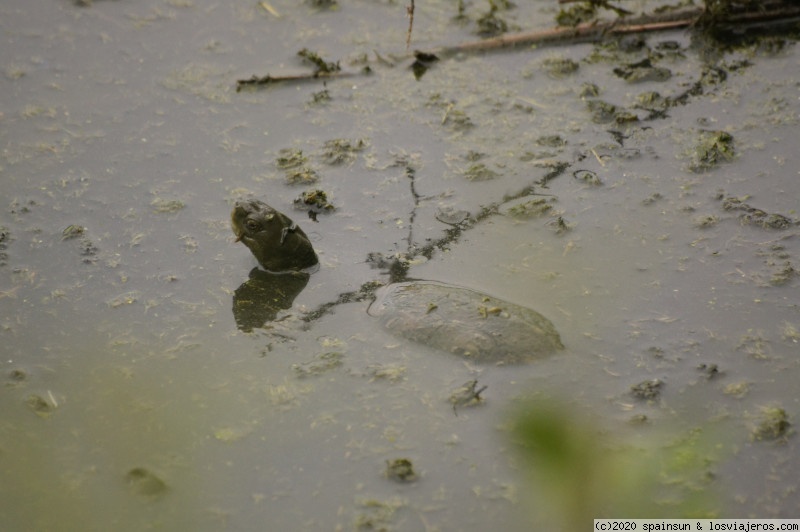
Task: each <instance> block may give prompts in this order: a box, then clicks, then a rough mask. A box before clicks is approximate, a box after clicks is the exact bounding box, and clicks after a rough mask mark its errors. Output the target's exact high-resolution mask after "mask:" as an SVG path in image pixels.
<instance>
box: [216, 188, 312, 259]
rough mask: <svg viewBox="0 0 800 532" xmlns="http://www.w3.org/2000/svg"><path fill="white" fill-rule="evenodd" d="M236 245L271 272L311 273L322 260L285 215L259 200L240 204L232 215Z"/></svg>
mask: <svg viewBox="0 0 800 532" xmlns="http://www.w3.org/2000/svg"><path fill="white" fill-rule="evenodd" d="M231 226H232V228H233V233H234V234H235V235H236V241H237V242H242V243H244V245H245V246H247V247H248V248H250V251H251V252H252V253H253V255H254V256H255V258H256V259H258V263H259V264H260V265H261V267H262V268H264V269H265V270H267V271H269V272H287V271H300V270H308V269H311V268H315V267H317V265H318V264H319V259H318V258H317V254H316V253H315V252H314V247H313V246H312V245H311V240H309V238H308V236H306V234H305V233H304V232H303V230H302V229H300V227H299V226H298V225H297V224H296V223H294V222H293V221H292V219H291V218H289V217H288V216H286V215H285V214H283V213H281V212H278V211H277V210H275V209H273V208H272V207H270V206H269V205H267V204H266V203H264V202H263V201H261V200H257V199H250V200H245V201H237V202H236V204H235V205H234V207H233V211H232V212H231Z"/></svg>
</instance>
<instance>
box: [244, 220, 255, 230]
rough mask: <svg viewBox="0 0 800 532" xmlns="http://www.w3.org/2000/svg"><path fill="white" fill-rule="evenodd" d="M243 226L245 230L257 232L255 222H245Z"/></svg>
mask: <svg viewBox="0 0 800 532" xmlns="http://www.w3.org/2000/svg"><path fill="white" fill-rule="evenodd" d="M244 225H246V226H247V229H249V230H250V231H258V222H257V221H255V220H247V221H246V222H245V223H244Z"/></svg>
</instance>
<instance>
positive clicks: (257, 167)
mask: <svg viewBox="0 0 800 532" xmlns="http://www.w3.org/2000/svg"><path fill="white" fill-rule="evenodd" d="M261 4H263V3H261ZM261 4H259V3H257V2H228V3H225V2H222V3H214V2H203V1H179V0H167V1H164V0H148V1H144V2H128V1H125V0H119V1H100V0H98V1H96V2H94V3H93V4H92V5H90V6H85V7H80V6H77V5H73V4H72V3H70V2H66V1H65V2H50V3H44V4H42V3H39V4H35V5H34V4H32V3H30V2H23V1H21V0H14V1H6V2H4V4H3V6H2V7H0V27H2V39H3V44H2V49H3V53H2V69H3V72H2V76H0V102H2V107H1V108H0V144H1V145H2V159H0V197H2V205H1V206H2V211H0V226H2V241H1V242H0V245H2V248H3V249H2V250H0V252H1V253H2V261H1V262H2V265H1V266H0V309H2V310H1V312H2V314H0V335H2V338H1V339H0V370H1V371H2V372H1V373H0V379H2V382H0V410H2V418H1V419H0V475H2V481H0V501H2V503H0V528H2V529H3V530H109V529H115V530H142V529H146V528H153V529H164V530H167V529H169V530H172V529H176V528H182V529H192V530H221V529H232V530H264V529H270V530H300V529H307V530H330V529H343V530H348V529H352V528H359V527H360V528H369V527H373V528H378V529H380V528H381V527H388V528H389V529H396V530H422V529H426V530H468V529H471V530H487V529H494V528H497V527H498V526H499V527H501V528H503V529H504V530H514V529H526V527H527V523H528V522H529V520H530V519H531V518H532V517H531V516H534V517H533V519H535V516H536V515H537V512H538V511H539V510H538V509H537V504H542V503H541V502H537V501H538V499H537V498H536V497H531V496H530V495H529V493H528V489H529V488H528V484H527V480H526V475H525V474H524V472H523V469H524V468H523V467H522V466H521V465H520V463H519V461H518V459H517V455H516V453H515V452H514V447H513V445H512V441H511V440H512V438H511V437H510V435H509V429H508V427H509V424H510V423H511V419H512V415H511V412H512V410H513V409H514V408H515V406H516V405H517V404H519V403H520V401H521V400H522V399H521V398H524V397H529V396H531V395H536V394H537V393H539V392H541V393H544V394H546V395H551V396H553V397H557V398H559V399H560V400H561V401H564V402H566V403H567V404H568V405H570V406H572V407H574V408H575V409H577V410H580V411H589V412H590V413H591V416H592V417H593V419H594V420H595V421H596V422H597V427H598V428H599V429H600V430H601V431H602V432H603V433H605V434H612V435H616V436H619V437H620V438H622V441H624V442H633V443H631V444H635V442H639V441H641V440H642V439H644V438H647V437H649V436H652V435H653V434H660V435H661V436H659V437H662V438H666V439H665V441H667V440H669V438H670V437H669V436H664V434H667V435H668V434H670V432H669V431H673V432H674V434H682V433H685V432H686V431H692V430H700V431H706V432H711V433H712V434H716V435H717V436H718V437H719V440H720V441H719V443H718V446H717V448H718V450H720V455H721V456H724V459H723V458H721V459H719V461H716V462H714V463H712V464H710V466H709V468H710V470H711V473H712V474H713V477H714V478H713V481H712V482H711V485H710V486H709V489H713V490H714V491H717V492H718V493H719V494H720V501H719V503H718V505H717V506H715V507H714V509H715V510H716V511H718V512H719V513H720V514H721V515H722V516H726V517H745V516H753V517H779V516H783V517H796V508H797V503H798V495H797V478H798V476H799V474H800V469H798V463H797V461H796V460H795V459H794V457H796V456H797V452H798V451H797V438H796V437H795V436H793V435H792V429H791V427H790V428H789V429H788V430H786V431H779V433H778V434H776V435H774V436H775V437H774V438H772V437H762V436H769V435H765V434H764V433H760V432H758V427H759V426H760V425H759V423H761V421H762V418H763V415H764V412H765V410H764V409H772V410H771V411H772V412H775V411H783V412H785V414H786V416H787V418H788V421H789V422H791V423H793V424H795V425H796V424H797V420H798V419H800V401H798V399H799V398H800V394H798V387H797V382H798V378H799V375H798V372H800V366H799V362H798V361H799V360H800V358H798V353H800V351H798V340H800V309H799V308H798V303H800V291H799V290H798V287H799V286H800V284H798V279H797V273H796V271H795V269H796V268H797V267H798V252H800V244H799V242H800V239H798V233H799V229H798V225H797V220H798V219H800V213H798V205H799V204H798V198H800V185H799V184H798V183H800V174H798V170H797V169H798V167H800V161H799V160H798V147H800V144H798V141H797V131H798V129H797V128H798V117H799V115H798V113H800V79H799V78H798V72H800V68H798V66H800V61H799V60H798V58H799V57H800V56H798V51H797V47H796V46H794V45H793V43H791V42H789V43H785V45H783V46H781V45H779V43H775V42H772V45H771V46H767V45H763V44H762V45H754V46H750V47H744V48H741V49H738V50H736V51H730V52H725V53H722V52H720V53H718V54H711V53H706V52H702V51H701V50H703V47H702V46H699V47H698V46H694V45H693V44H692V43H691V42H690V40H689V37H688V35H687V34H685V33H681V32H674V33H665V34H664V33H662V34H654V35H648V36H647V37H646V45H645V47H644V48H636V47H634V48H633V49H632V50H631V51H628V52H624V53H622V52H618V51H617V50H614V49H609V48H598V49H595V48H594V47H593V46H591V45H573V46H564V47H559V48H542V49H538V50H517V51H514V52H511V53H504V54H492V55H484V56H480V55H478V56H463V57H454V58H450V59H447V60H444V61H441V62H439V63H437V64H436V65H435V66H434V67H433V68H432V69H431V70H430V71H429V72H427V73H426V74H425V75H424V76H423V77H422V78H421V79H420V80H419V81H417V80H415V79H414V76H413V75H412V74H411V72H410V70H409V69H408V64H409V62H408V61H407V60H397V63H396V66H394V67H389V66H386V65H385V64H383V63H381V62H375V63H373V64H372V68H373V73H372V75H369V76H363V75H354V76H351V77H347V78H342V79H335V80H330V81H329V82H328V83H327V84H323V83H322V82H320V81H311V82H306V83H295V84H278V85H274V86H270V87H268V88H266V89H263V90H244V91H242V92H238V93H237V92H236V84H235V81H236V79H239V78H249V77H250V76H251V75H253V74H257V75H265V74H267V73H269V74H272V75H279V74H294V73H301V72H307V71H308V70H309V68H311V67H309V66H308V65H307V64H304V63H303V62H302V61H301V59H300V58H299V57H297V56H296V52H297V51H298V50H300V49H302V48H308V49H309V50H312V51H314V52H316V53H318V54H320V55H321V56H322V57H323V58H324V59H325V60H326V61H336V60H338V61H340V63H341V66H342V67H343V68H344V69H346V70H348V71H354V72H358V70H359V69H360V68H362V65H361V64H360V63H359V62H358V60H359V59H360V58H361V56H362V54H366V55H367V56H368V57H369V58H370V59H371V60H374V59H375V55H374V54H373V51H374V50H376V51H378V52H379V53H380V54H381V55H382V57H384V58H390V57H391V54H392V53H396V54H402V53H403V51H404V48H405V33H406V19H405V6H403V5H401V4H400V3H395V2H361V1H341V2H340V4H339V6H338V8H336V9H320V8H316V7H314V6H312V5H311V4H300V3H296V2H272V3H268V4H265V5H266V6H268V7H269V8H270V9H265V7H264V5H261ZM417 4H418V5H417V15H416V18H415V27H414V39H415V43H414V44H415V46H416V47H419V48H426V47H428V48H429V47H435V46H437V45H439V44H442V43H451V44H452V43H457V42H461V41H466V40H470V39H474V38H476V37H475V35H473V34H472V30H473V29H474V23H471V24H466V25H463V24H458V23H455V22H452V20H451V19H452V17H453V16H454V15H455V14H456V13H455V7H454V5H450V4H451V3H449V2H417ZM520 4H522V3H520ZM553 4H555V2H531V3H525V5H524V6H520V7H518V8H517V9H516V10H512V11H510V12H507V13H504V15H503V16H505V17H507V18H508V20H510V21H515V22H516V24H517V25H518V26H520V27H523V28H526V29H528V28H532V27H533V28H546V27H548V26H550V25H551V24H552V17H553V14H554V12H555V8H554V6H553ZM481 9H483V7H482V6H481V5H479V4H476V5H471V7H470V10H468V15H469V16H470V17H472V18H473V19H474V18H477V16H478V15H479V12H480V10H481ZM531 21H534V22H531ZM665 43H666V44H665ZM648 50H649V53H650V57H651V59H652V60H653V61H654V62H655V63H656V65H657V66H660V67H663V68H666V69H668V70H669V73H670V74H671V75H670V76H669V78H668V79H659V80H656V81H653V80H651V81H642V82H640V83H630V82H626V81H625V80H623V79H622V78H621V77H620V76H619V75H615V74H614V72H613V70H614V69H615V68H620V65H625V64H629V65H630V64H636V63H637V62H639V61H641V60H642V59H643V58H644V57H646V56H647V55H648ZM656 52H657V53H656ZM567 59H570V60H572V61H574V62H575V63H574V64H575V65H577V66H578V69H577V71H575V72H570V70H571V67H568V68H563V65H564V64H565V63H564V60H567ZM566 64H567V65H569V63H566ZM559 65H560V66H559ZM589 83H593V84H595V85H596V88H597V90H598V91H599V92H598V93H597V94H594V92H593V91H592V90H591V88H587V84H589ZM654 92H657V93H658V94H659V95H660V97H667V98H673V99H675V100H678V99H680V103H679V104H676V105H673V106H668V107H659V105H660V104H661V103H662V100H659V99H658V97H655V96H654V95H653V93H654ZM682 95H686V96H682ZM587 102H595V103H587ZM597 102H605V103H607V104H613V105H615V106H617V108H616V109H611V110H609V108H608V107H606V108H604V109H601V108H600V104H598V103H597ZM624 113H628V115H627V116H626V115H625V114H624ZM631 115H635V117H636V118H638V120H633V116H631ZM723 133H724V135H723ZM726 135H728V136H730V138H731V139H733V140H732V144H731V143H730V142H728V141H727V140H726V139H727V138H728V137H727V136H726ZM332 141H335V142H332ZM291 156H294V157H296V158H297V159H298V160H299V161H302V162H301V163H300V164H299V165H296V166H293V165H292V164H285V161H284V163H280V162H279V159H281V158H282V157H283V158H286V157H291ZM715 157H716V159H718V161H713V160H712V159H714V158H715ZM709 161H711V162H709ZM287 166H288V168H287ZM298 170H302V172H300V171H298ZM298 176H300V177H309V176H313V177H316V179H317V181H316V182H314V183H307V184H306V183H300V184H290V183H288V180H289V179H290V177H291V178H293V179H297V178H298ZM313 188H319V189H321V190H323V191H325V192H326V193H327V195H328V199H329V201H330V202H331V203H332V204H333V205H334V206H335V211H333V212H332V213H328V212H323V213H320V214H318V215H317V218H316V222H315V221H313V220H312V219H310V218H309V217H308V216H307V215H306V212H305V211H304V210H296V209H294V207H293V201H294V200H295V198H297V197H298V196H299V195H300V194H301V192H303V191H305V190H308V189H313ZM249 196H252V197H257V198H260V199H263V200H265V201H267V202H269V203H270V204H271V205H272V206H273V207H275V208H276V209H279V210H281V211H283V212H285V213H287V214H289V215H290V216H292V217H293V218H294V219H295V221H297V222H298V223H299V224H300V225H301V226H302V227H303V228H304V230H305V231H306V232H307V233H309V235H310V237H311V239H312V240H313V242H314V245H315V247H316V249H317V252H318V254H319V257H320V260H321V268H320V269H319V271H318V272H316V273H314V274H312V275H311V276H310V278H309V279H308V280H307V284H306V285H305V286H299V287H298V290H300V291H299V293H298V294H297V295H296V298H295V299H294V301H293V303H292V304H291V305H287V306H289V308H284V309H281V308H276V309H274V312H273V313H272V315H271V316H270V318H273V317H274V320H273V321H266V322H264V320H262V322H261V323H260V324H256V325H257V326H256V327H251V326H247V327H242V329H245V330H240V328H237V321H236V319H235V311H236V309H239V310H241V309H242V308H243V307H242V305H245V306H246V305H256V306H258V305H259V300H258V299H259V296H258V292H247V291H246V290H245V289H246V288H247V285H244V283H245V282H246V281H248V275H249V272H250V270H251V269H252V268H253V267H254V266H255V260H254V259H253V257H252V256H251V255H250V253H249V252H248V251H247V249H246V248H245V247H244V246H242V245H241V244H235V243H234V242H233V240H234V239H233V235H232V233H231V230H230V227H229V220H228V216H229V212H230V209H231V207H232V204H233V202H234V201H235V200H236V199H238V198H241V197H249ZM487 208H488V210H487ZM470 220H474V221H473V222H470ZM463 221H466V223H464V224H462V225H461V226H459V225H455V226H454V225H452V224H453V223H457V222H463ZM445 222H446V223H445ZM426 246H427V249H426ZM398 257H399V259H400V260H401V262H402V263H404V264H406V266H407V267H408V270H407V276H408V277H409V278H413V279H427V280H435V281H439V282H445V283H451V284H454V285H459V286H465V287H470V288H472V289H475V290H479V291H481V292H485V293H488V294H491V295H492V296H495V297H498V298H501V299H505V300H508V301H510V302H513V303H516V304H518V305H523V306H526V307H530V308H532V309H535V310H536V311H537V312H540V313H542V314H543V315H545V316H547V318H548V319H549V320H551V321H552V322H553V324H554V325H555V327H556V328H557V329H558V331H559V333H560V335H561V339H562V340H563V343H564V344H565V346H566V349H565V350H564V351H563V352H559V353H556V354H554V355H553V356H551V357H548V358H545V359H543V360H537V361H535V362H534V363H531V364H526V365H507V366H503V365H499V366H494V365H477V364H471V363H469V362H468V361H465V360H464V359H462V358H459V357H458V356H456V355H452V354H449V353H444V352H441V351H438V350H436V349H433V348H428V347H425V346H424V345H420V344H418V343H411V342H409V341H407V340H405V339H403V338H399V337H395V336H392V335H391V334H390V333H388V332H386V331H384V330H383V329H382V328H381V327H380V324H379V323H378V322H377V321H376V320H375V319H374V318H372V317H370V316H368V315H367V313H366V308H367V306H368V304H369V300H368V299H364V300H360V299H361V298H358V297H354V298H352V299H353V300H352V301H350V302H344V303H341V304H336V305H332V306H331V305H326V304H328V303H332V302H336V301H337V298H339V295H340V294H345V293H348V292H357V291H358V290H359V289H360V288H361V287H362V285H364V283H368V282H369V281H381V282H388V280H389V275H388V273H387V270H386V266H387V265H388V264H390V263H391V262H392V260H394V259H397V258H398ZM243 290H244V291H243ZM253 294H255V295H253ZM320 308H323V309H328V311H327V312H320V313H317V314H316V315H315V317H316V319H312V320H310V321H304V320H303V317H304V316H308V315H309V314H308V313H311V312H313V311H315V310H317V309H320ZM240 325H241V324H240ZM251 325H252V324H251ZM247 331H249V332H247ZM475 379H477V380H478V382H479V387H481V388H482V387H483V386H488V387H487V388H486V389H485V390H484V391H483V392H482V394H481V398H482V399H483V401H482V402H481V403H480V404H478V405H472V406H462V407H460V408H458V409H456V408H454V404H453V399H452V398H451V394H453V392H454V390H457V389H458V388H459V387H460V386H461V385H462V384H464V383H465V382H469V381H471V380H475ZM655 380H657V381H658V382H660V383H661V384H658V385H653V386H651V385H649V384H648V383H652V382H653V381H655ZM632 387H634V388H633V391H632ZM456 406H458V405H456ZM632 420H633V421H637V422H638V423H636V424H631V423H630V422H631V421H632ZM665 428H666V432H659V431H660V430H664V429H665ZM396 459H408V460H410V461H411V462H412V463H413V467H414V471H415V474H416V478H415V479H414V480H413V481H410V482H398V481H397V480H398V479H396V478H394V479H393V478H391V475H390V474H388V472H387V461H389V462H391V461H392V460H396ZM666 508H667V509H666V510H665V513H668V511H669V510H668V508H669V507H668V506H667V507H666ZM265 527H266V528H265Z"/></svg>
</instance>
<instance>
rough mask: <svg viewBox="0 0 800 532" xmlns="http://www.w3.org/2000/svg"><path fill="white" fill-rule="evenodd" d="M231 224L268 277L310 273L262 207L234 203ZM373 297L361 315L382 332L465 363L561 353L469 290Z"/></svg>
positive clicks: (535, 323) (279, 221) (307, 253)
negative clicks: (376, 322)
mask: <svg viewBox="0 0 800 532" xmlns="http://www.w3.org/2000/svg"><path fill="white" fill-rule="evenodd" d="M231 223H232V226H233V232H234V234H235V235H236V240H237V241H241V242H243V243H244V244H245V245H246V246H247V247H248V248H250V251H251V252H252V253H253V255H255V257H256V259H258V262H259V263H260V264H261V266H262V267H263V268H264V269H266V270H268V271H270V272H273V273H274V272H286V271H289V272H294V273H295V274H298V272H299V271H304V272H308V271H309V269H311V268H316V267H317V266H318V262H319V261H318V259H317V255H316V253H315V252H314V248H313V246H312V245H311V241H310V240H309V239H308V237H307V236H306V234H305V233H304V232H303V230H302V229H300V227H298V226H297V224H296V223H294V222H293V221H292V220H291V219H290V218H289V217H288V216H286V215H284V214H282V213H280V212H278V211H277V210H275V209H273V208H272V207H270V206H269V205H267V204H266V203H264V202H263V201H260V200H248V201H238V202H236V205H235V206H234V208H233V212H232V213H231ZM368 284H370V283H368ZM370 286H373V284H370ZM371 291H372V289H370V293H371ZM375 295H376V296H377V297H376V298H375V300H374V301H373V302H372V303H371V304H370V306H369V307H368V309H367V313H368V314H369V315H370V316H374V317H377V318H379V320H380V321H381V323H382V324H383V325H384V327H385V328H386V329H387V330H388V331H389V332H391V333H393V334H396V335H398V336H401V337H403V338H406V339H408V340H412V341H415V342H419V343H421V344H425V345H427V346H430V347H434V348H438V349H441V350H443V351H447V352H450V353H455V354H457V355H461V356H462V357H464V358H466V359H468V360H470V361H474V362H479V363H497V364H519V363H523V362H528V361H532V360H535V359H537V358H541V357H543V356H546V355H548V354H550V353H553V352H555V351H558V350H560V349H563V348H564V345H563V344H562V343H561V337H560V336H559V334H558V331H556V329H555V327H554V326H553V324H552V323H551V322H550V320H548V319H547V318H545V317H544V316H542V315H541V314H539V313H538V312H536V311H534V310H531V309H529V308H526V307H523V306H520V305H517V304H514V303H510V302H508V301H503V300H502V299H498V298H496V297H492V296H490V295H487V294H484V293H482V292H479V291H476V290H472V289H469V288H464V287H460V286H455V285H451V284H446V283H440V282H436V281H423V280H416V281H404V282H394V283H391V284H388V285H386V286H381V287H380V288H379V289H377V290H376V291H375ZM478 393H480V392H478Z"/></svg>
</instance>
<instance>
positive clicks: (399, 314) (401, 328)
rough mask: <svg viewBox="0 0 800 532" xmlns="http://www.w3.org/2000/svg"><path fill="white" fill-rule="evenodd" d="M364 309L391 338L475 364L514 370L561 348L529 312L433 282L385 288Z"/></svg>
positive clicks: (557, 339)
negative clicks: (376, 319) (379, 323)
mask: <svg viewBox="0 0 800 532" xmlns="http://www.w3.org/2000/svg"><path fill="white" fill-rule="evenodd" d="M377 295H378V297H377V298H376V299H375V301H374V302H373V303H372V304H371V305H370V307H369V308H368V309H367V313H368V314H369V315H371V316H374V317H378V318H379V319H380V320H381V322H382V323H383V326H384V327H385V328H386V329H387V330H388V331H389V332H391V333H393V334H395V335H398V336H401V337H403V338H406V339H408V340H412V341H414V342H419V343H422V344H425V345H428V346H430V347H435V348H438V349H441V350H443V351H448V352H450V353H454V354H457V355H460V356H462V357H464V358H466V359H468V360H471V361H474V362H478V363H498V364H520V363H524V362H530V361H532V360H535V359H537V358H542V357H544V356H546V355H549V354H551V353H554V352H556V351H559V350H561V349H563V348H564V345H563V344H562V343H561V336H560V335H559V334H558V331H556V328H555V327H554V326H553V324H552V323H551V322H550V320H548V319H547V318H545V317H544V316H542V315H541V314H539V313H538V312H536V311H534V310H531V309H529V308H526V307H523V306H520V305H517V304H514V303H510V302H508V301H503V300H502V299H498V298H496V297H492V296H490V295H487V294H484V293H482V292H478V291H476V290H472V289H470V288H463V287H460V286H455V285H451V284H445V283H440V282H436V281H420V280H418V281H408V282H402V283H393V284H389V285H387V286H385V287H383V288H381V289H379V290H378V292H377Z"/></svg>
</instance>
